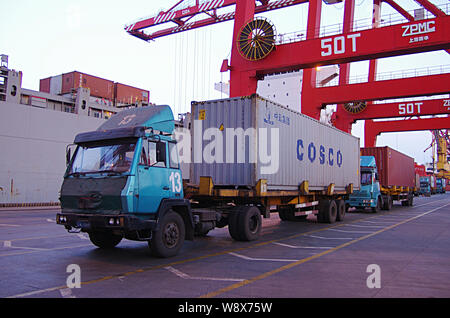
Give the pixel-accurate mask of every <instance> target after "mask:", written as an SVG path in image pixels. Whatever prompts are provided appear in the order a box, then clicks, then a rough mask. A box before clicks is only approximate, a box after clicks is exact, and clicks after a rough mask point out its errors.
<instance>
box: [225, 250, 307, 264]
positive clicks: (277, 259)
mask: <svg viewBox="0 0 450 318" xmlns="http://www.w3.org/2000/svg"><path fill="white" fill-rule="evenodd" d="M228 254H230V255H233V256H236V257H239V258H242V259H245V260H247V261H265V262H297V261H298V260H295V259H280V258H254V257H249V256H245V255H241V254H238V253H234V252H230V253H228Z"/></svg>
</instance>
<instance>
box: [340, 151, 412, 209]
mask: <svg viewBox="0 0 450 318" xmlns="http://www.w3.org/2000/svg"><path fill="white" fill-rule="evenodd" d="M415 186H416V185H415V168H414V159H413V158H411V157H409V156H407V155H405V154H403V153H401V152H398V151H396V150H394V149H392V148H389V147H368V148H361V189H360V190H359V191H355V192H354V193H353V194H352V195H350V198H349V200H348V201H347V203H346V204H347V207H352V208H357V209H365V208H370V209H371V210H372V211H373V212H377V211H379V210H380V209H383V210H390V209H391V208H392V205H393V202H394V201H399V202H401V204H402V205H403V206H411V205H413V200H414V191H415Z"/></svg>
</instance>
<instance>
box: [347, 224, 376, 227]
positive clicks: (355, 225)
mask: <svg viewBox="0 0 450 318" xmlns="http://www.w3.org/2000/svg"><path fill="white" fill-rule="evenodd" d="M345 226H354V227H384V226H383V225H357V224H345Z"/></svg>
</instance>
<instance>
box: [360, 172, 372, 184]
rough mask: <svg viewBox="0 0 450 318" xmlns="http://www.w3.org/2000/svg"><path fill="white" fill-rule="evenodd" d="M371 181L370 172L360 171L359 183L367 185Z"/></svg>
mask: <svg viewBox="0 0 450 318" xmlns="http://www.w3.org/2000/svg"><path fill="white" fill-rule="evenodd" d="M371 183H372V172H369V171H361V185H368V184H371Z"/></svg>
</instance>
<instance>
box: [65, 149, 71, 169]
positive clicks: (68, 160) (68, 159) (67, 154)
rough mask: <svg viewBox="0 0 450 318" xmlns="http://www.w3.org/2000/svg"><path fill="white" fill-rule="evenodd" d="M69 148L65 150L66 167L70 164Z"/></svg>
mask: <svg viewBox="0 0 450 318" xmlns="http://www.w3.org/2000/svg"><path fill="white" fill-rule="evenodd" d="M70 157H71V155H70V148H67V150H66V166H67V165H68V164H69V163H70Z"/></svg>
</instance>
